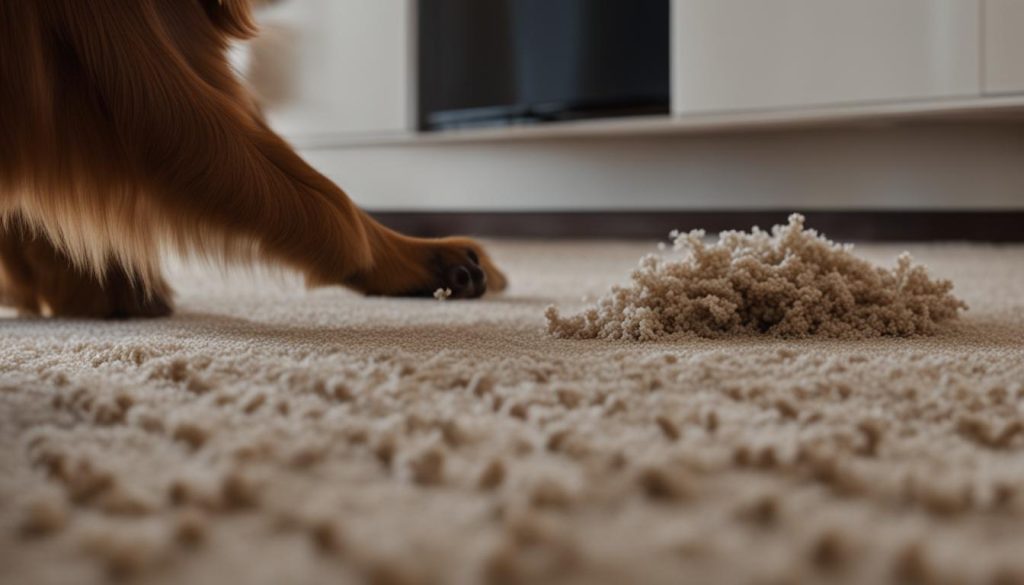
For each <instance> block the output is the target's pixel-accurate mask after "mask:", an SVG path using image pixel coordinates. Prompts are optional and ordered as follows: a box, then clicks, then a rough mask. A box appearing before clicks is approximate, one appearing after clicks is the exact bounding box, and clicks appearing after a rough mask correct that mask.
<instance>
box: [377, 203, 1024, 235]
mask: <svg viewBox="0 0 1024 585" xmlns="http://www.w3.org/2000/svg"><path fill="white" fill-rule="evenodd" d="M800 212H801V213H803V214H804V215H805V216H806V217H807V225H808V227H811V228H814V229H816V230H818V231H819V232H822V233H824V234H825V235H826V236H828V237H829V238H832V239H835V240H843V241H851V240H852V241H858V240H859V241H970V242H1024V210H1018V209H1014V210H1006V211H992V210H983V211H982V210H978V211H974V210H967V211H963V210H956V211H916V210H906V211H891V210H849V211H833V210H829V211H800ZM789 213H790V211H783V210H759V211H728V210H722V211H713V210H712V211H703V210H702V211H679V210H666V211H627V212H623V211H585V212H580V211H537V212H533V211H527V212H523V211H508V212H500V211H499V212H495V211H483V212H481V211H464V212H427V211H382V212H376V213H372V215H373V216H374V217H376V218H377V219H378V220H380V221H381V222H382V223H383V224H385V225H387V226H389V227H391V228H393V229H396V230H399V231H401V232H403V233H407V234H410V235H416V236H422V237H437V236H444V235H451V234H464V235H475V236H481V237H497V238H543V239H567V238H589V239H643V240H657V239H665V238H666V237H667V235H668V233H669V232H670V231H671V230H674V229H679V230H683V231H687V230H691V229H698V228H700V229H704V230H706V231H707V232H708V233H709V234H712V233H717V232H719V231H722V230H730V229H740V230H749V229H750V227H751V226H754V225H756V226H759V227H761V228H768V227H771V226H772V225H775V224H779V223H785V221H786V218H787V216H788V215H789Z"/></svg>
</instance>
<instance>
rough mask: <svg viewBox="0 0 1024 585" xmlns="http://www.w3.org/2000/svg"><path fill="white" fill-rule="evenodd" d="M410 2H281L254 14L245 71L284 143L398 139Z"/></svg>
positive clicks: (405, 99) (408, 63)
mask: <svg viewBox="0 0 1024 585" xmlns="http://www.w3.org/2000/svg"><path fill="white" fill-rule="evenodd" d="M412 6H413V3H412V1H411V0H283V1H281V2H280V3H277V4H274V5H272V6H271V7H270V8H267V9H265V10H263V11H261V12H260V13H259V14H258V17H259V21H260V25H261V34H260V36H259V37H258V38H257V39H256V40H255V41H253V42H252V43H250V45H249V46H248V47H247V51H248V54H247V55H246V56H245V58H244V61H246V62H247V63H246V69H248V76H249V77H250V79H251V83H252V84H253V86H254V87H255V89H256V90H257V93H258V94H262V95H263V97H264V102H265V109H266V111H267V114H268V117H269V119H270V122H271V124H272V125H273V126H274V127H275V128H276V129H278V130H279V131H281V132H282V133H283V134H284V135H285V136H287V137H289V138H293V139H295V138H297V139H314V140H315V139H316V138H317V137H337V136H343V135H365V134H373V135H381V134H388V133H392V132H395V133H404V132H407V131H409V130H411V129H412V128H413V126H414V123H413V116H412V107H411V99H412V95H413V94H414V92H413V80H412V71H413V67H412V62H413V58H412V47H411V39H412V38H413V36H412V35H411V26H412Z"/></svg>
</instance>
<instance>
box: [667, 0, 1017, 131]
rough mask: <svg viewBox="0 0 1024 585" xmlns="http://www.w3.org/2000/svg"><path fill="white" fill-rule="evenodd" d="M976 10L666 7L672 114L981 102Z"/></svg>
mask: <svg viewBox="0 0 1024 585" xmlns="http://www.w3.org/2000/svg"><path fill="white" fill-rule="evenodd" d="M980 1H981V0H674V3H673V25H674V27H673V59H674V60H673V76H674V80H673V90H674V96H673V102H674V108H675V111H676V112H677V113H693V112H709V111H728V110H758V109H768V108H790V107H799V106H814V105H828V104H851V103H857V102H870V101H892V100H909V99H928V98H943V97H954V96H965V97H967V96H977V95H980V93H981V87H980V85H981V83H980V78H981V72H980V66H979V59H980V57H979V50H980V43H981V39H980V33H979V28H980V13H981V6H980ZM1005 2H1007V3H1016V2H1021V0H1005ZM1022 3H1024V2H1022Z"/></svg>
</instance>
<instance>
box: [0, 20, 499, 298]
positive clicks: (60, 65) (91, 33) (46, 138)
mask: <svg viewBox="0 0 1024 585" xmlns="http://www.w3.org/2000/svg"><path fill="white" fill-rule="evenodd" d="M252 34H254V27H253V24H252V20H251V15H250V10H249V6H248V3H247V1H246V0H90V1H89V2H81V1H80V0H34V1H32V2H24V1H20V0H0V79H3V83H2V84H0V128H2V129H3V131H2V132H0V217H2V220H3V221H2V223H0V268H2V270H0V273H2V279H0V283H2V286H0V290H2V292H3V294H2V298H3V299H4V300H5V301H6V302H7V303H10V304H14V305H15V306H16V307H18V308H19V309H20V310H22V311H24V312H28V313H43V314H54V315H74V316H94V317H130V316H155V315H163V314H167V313H169V312H170V307H171V300H170V289H169V288H168V287H167V285H166V284H165V283H164V282H163V279H162V277H161V268H160V257H161V253H162V252H163V251H164V250H166V249H171V250H174V251H178V252H188V253H196V254H199V255H200V256H205V257H213V258H217V259H225V260H229V261H245V262H249V261H252V260H254V259H257V258H260V259H267V260H271V261H274V262H279V263H283V264H285V265H287V266H290V267H293V268H296V269H298V270H300V271H302V272H303V273H304V274H305V275H306V277H307V282H309V283H310V284H342V285H346V286H349V287H352V288H355V289H357V290H360V291H362V292H365V293H367V294H380V295H427V296H429V295H430V294H431V293H432V292H433V291H434V290H436V289H438V288H451V289H452V290H453V293H454V296H456V297H476V296H480V295H481V294H483V292H484V291H485V289H487V288H490V289H491V290H500V289H502V288H504V286H505V278H504V276H503V275H502V274H501V273H500V272H499V271H498V270H497V269H496V268H495V267H494V266H493V264H492V263H491V262H490V260H489V258H488V257H487V256H486V254H485V253H484V252H483V250H482V249H481V248H480V247H479V245H477V244H476V243H475V242H473V241H472V240H468V239H465V238H446V239H441V240H422V239H415V238H409V237H405V236H402V235H400V234H397V233H395V232H393V231H391V230H388V229H387V228H385V227H383V226H381V225H380V224H378V223H376V222H375V221H374V220H373V219H371V218H370V217H369V216H368V215H366V214H365V213H364V212H362V211H361V210H360V209H358V208H357V207H356V206H355V205H354V204H353V203H352V202H351V201H350V200H349V199H348V197H347V196H346V195H345V193H344V192H343V191H342V190H341V189H339V188H338V187H337V186H336V185H334V184H333V183H332V182H330V181H329V180H328V179H327V178H325V177H324V176H323V175H321V174H320V173H318V172H317V171H315V170H314V169H313V168H311V167H310V166H309V165H307V164H306V163H305V162H304V161H303V160H302V159H300V158H299V156H298V155H297V154H296V153H295V152H294V151H293V150H292V148H291V147H290V146H289V145H288V144H286V143H285V142H284V141H283V140H282V139H281V138H280V137H278V136H277V135H276V134H275V133H274V132H273V131H271V130H270V129H269V128H268V127H267V125H266V124H265V123H264V121H263V119H262V117H261V115H260V112H259V108H258V107H257V105H256V103H255V102H254V100H253V99H252V98H251V97H250V95H249V94H248V93H247V91H246V90H245V88H244V87H243V85H242V84H241V83H240V82H239V81H238V80H237V79H236V77H235V76H234V74H233V72H232V70H231V68H230V66H229V65H228V62H227V60H226V57H225V50H226V49H227V46H228V43H229V42H230V41H231V40H232V39H244V38H248V37H250V36H251V35H252Z"/></svg>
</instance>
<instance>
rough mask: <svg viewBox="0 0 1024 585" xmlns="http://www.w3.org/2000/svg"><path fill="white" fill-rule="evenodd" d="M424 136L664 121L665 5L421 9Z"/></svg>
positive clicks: (444, 2)
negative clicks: (614, 120) (648, 118)
mask: <svg viewBox="0 0 1024 585" xmlns="http://www.w3.org/2000/svg"><path fill="white" fill-rule="evenodd" d="M418 19H419V27H418V28H419V31H418V32H419V35H418V36H419V40H418V47H419V74H418V77H419V122H420V124H419V125H420V128H421V129H424V130H436V129H445V128H458V127H466V126H487V125H504V124H523V123H534V122H543V121H549V120H567V119H579V118H591V117H605V116H626V115H636V114H655V113H667V112H668V111H669V99H670V98H669V77H670V73H669V0H420V2H419V13H418Z"/></svg>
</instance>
